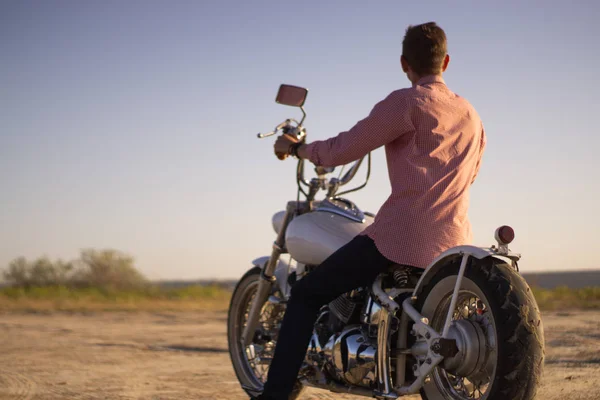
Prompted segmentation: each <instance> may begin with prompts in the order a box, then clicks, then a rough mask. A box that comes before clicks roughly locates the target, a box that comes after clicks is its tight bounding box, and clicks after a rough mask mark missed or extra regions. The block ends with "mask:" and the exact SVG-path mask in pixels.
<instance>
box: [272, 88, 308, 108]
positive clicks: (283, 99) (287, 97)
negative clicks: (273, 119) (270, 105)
mask: <svg viewBox="0 0 600 400" xmlns="http://www.w3.org/2000/svg"><path fill="white" fill-rule="evenodd" d="M307 93H308V89H305V88H301V87H299V86H292V85H285V84H283V85H281V86H279V92H277V98H276V99H275V102H276V103H279V104H285V105H286V106H293V107H302V106H303V105H304V101H305V100H306V94H307Z"/></svg>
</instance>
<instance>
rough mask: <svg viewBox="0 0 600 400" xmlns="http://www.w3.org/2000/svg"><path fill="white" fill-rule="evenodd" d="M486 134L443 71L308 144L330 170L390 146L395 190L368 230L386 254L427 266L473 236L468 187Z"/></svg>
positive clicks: (313, 157)
mask: <svg viewBox="0 0 600 400" xmlns="http://www.w3.org/2000/svg"><path fill="white" fill-rule="evenodd" d="M485 143H486V138H485V132H484V129H483V124H482V122H481V120H480V119H479V116H478V114H477V112H476V111H475V109H474V108H473V107H472V106H471V104H469V102H468V101H467V100H465V99H464V98H462V97H460V96H458V95H457V94H455V93H453V92H451V91H450V90H449V89H448V87H447V86H446V84H445V82H444V80H443V79H442V78H441V77H439V76H427V77H424V78H422V79H421V80H419V81H418V82H417V84H416V85H413V86H412V87H411V88H407V89H401V90H397V91H395V92H392V93H391V94H390V95H389V96H388V97H387V98H386V99H384V100H383V101H381V102H379V103H378V104H376V105H375V107H374V108H373V110H372V111H371V113H370V114H369V116H368V117H366V118H365V119H363V120H362V121H359V122H358V123H357V124H356V125H355V126H354V127H353V128H352V129H350V130H349V131H347V132H341V133H340V134H339V135H337V136H336V137H333V138H331V139H328V140H324V141H315V142H313V143H311V144H309V145H308V146H307V153H308V154H309V155H310V161H312V162H313V163H314V164H316V165H322V166H326V167H330V166H338V165H343V164H347V163H349V162H352V161H355V160H357V159H359V158H361V157H362V156H364V155H365V154H367V153H368V152H369V151H371V150H374V149H376V148H378V147H380V146H385V154H386V158H387V164H388V172H389V177H390V183H391V186H392V193H391V195H390V197H389V198H388V199H387V201H386V202H385V203H384V204H383V206H382V207H381V209H380V210H379V212H378V213H377V216H376V217H375V222H374V223H373V224H372V225H370V226H369V227H368V228H367V229H365V231H364V232H363V234H366V235H368V236H369V237H371V238H372V239H373V240H374V241H375V244H376V246H377V248H378V249H379V251H380V252H381V253H382V254H383V255H384V256H385V257H386V258H388V259H390V260H392V261H394V262H396V263H398V264H404V265H412V266H415V267H420V268H425V267H426V266H427V265H429V264H430V263H431V262H432V261H433V259H434V258H435V257H437V256H438V255H439V254H440V253H442V252H443V251H445V250H447V249H449V248H451V247H454V246H458V245H463V244H468V243H470V242H471V240H472V234H471V224H470V222H469V219H468V216H467V211H468V208H469V187H470V186H471V184H472V183H473V181H474V180H475V177H476V175H477V173H478V171H479V166H480V162H481V156H482V154H483V151H484V148H485Z"/></svg>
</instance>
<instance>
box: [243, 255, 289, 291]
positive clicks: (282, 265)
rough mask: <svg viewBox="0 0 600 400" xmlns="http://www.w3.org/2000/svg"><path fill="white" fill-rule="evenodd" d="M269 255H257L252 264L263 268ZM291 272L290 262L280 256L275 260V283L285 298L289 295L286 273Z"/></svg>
mask: <svg viewBox="0 0 600 400" xmlns="http://www.w3.org/2000/svg"><path fill="white" fill-rule="evenodd" d="M269 258H270V257H269V256H263V257H258V258H256V259H254V260H252V265H254V266H255V267H258V268H260V269H261V270H262V269H264V268H265V266H266V265H267V263H268V262H269ZM290 272H291V270H290V264H289V262H287V261H286V260H284V259H282V258H280V259H279V261H278V262H277V267H275V273H274V274H273V275H274V276H275V285H277V288H278V289H279V290H280V291H281V293H282V294H283V297H284V298H285V299H288V298H289V297H290V290H291V287H290V284H289V283H288V275H289V273H290Z"/></svg>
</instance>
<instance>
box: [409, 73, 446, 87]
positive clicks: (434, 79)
mask: <svg viewBox="0 0 600 400" xmlns="http://www.w3.org/2000/svg"><path fill="white" fill-rule="evenodd" d="M429 83H442V84H444V85H445V84H446V82H445V81H444V78H442V77H441V76H440V75H427V76H424V77H422V78H421V79H419V80H418V81H417V83H415V84H414V85H413V87H416V86H423V85H427V84H429Z"/></svg>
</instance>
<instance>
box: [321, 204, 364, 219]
mask: <svg viewBox="0 0 600 400" xmlns="http://www.w3.org/2000/svg"><path fill="white" fill-rule="evenodd" d="M315 211H321V212H330V213H333V214H337V215H341V216H342V217H346V218H349V219H351V220H352V221H356V222H360V223H364V222H365V214H364V213H363V212H362V211H361V210H360V209H359V208H358V207H357V206H356V204H354V203H353V202H351V201H349V200H341V199H325V200H323V201H322V202H321V203H320V204H319V205H318V206H317V207H316V208H315Z"/></svg>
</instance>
